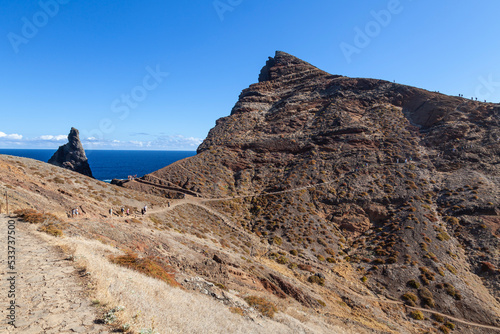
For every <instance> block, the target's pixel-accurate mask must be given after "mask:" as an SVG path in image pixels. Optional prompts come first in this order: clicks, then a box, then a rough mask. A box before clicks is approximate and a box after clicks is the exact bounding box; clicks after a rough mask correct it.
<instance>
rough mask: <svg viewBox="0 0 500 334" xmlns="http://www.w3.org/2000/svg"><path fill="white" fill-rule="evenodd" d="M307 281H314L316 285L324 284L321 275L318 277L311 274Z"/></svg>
mask: <svg viewBox="0 0 500 334" xmlns="http://www.w3.org/2000/svg"><path fill="white" fill-rule="evenodd" d="M307 281H308V282H309V283H316V284H318V285H321V286H324V285H325V279H324V278H323V277H319V276H318V275H311V276H309V278H308V279H307Z"/></svg>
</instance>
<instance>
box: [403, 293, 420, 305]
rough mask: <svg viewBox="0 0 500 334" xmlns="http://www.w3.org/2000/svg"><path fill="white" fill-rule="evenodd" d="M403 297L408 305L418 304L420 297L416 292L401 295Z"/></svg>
mask: <svg viewBox="0 0 500 334" xmlns="http://www.w3.org/2000/svg"><path fill="white" fill-rule="evenodd" d="M401 298H402V299H403V300H404V301H405V303H406V304H407V305H410V306H416V305H417V301H418V297H417V296H416V295H415V294H414V293H411V292H408V293H405V294H404V295H402V296H401Z"/></svg>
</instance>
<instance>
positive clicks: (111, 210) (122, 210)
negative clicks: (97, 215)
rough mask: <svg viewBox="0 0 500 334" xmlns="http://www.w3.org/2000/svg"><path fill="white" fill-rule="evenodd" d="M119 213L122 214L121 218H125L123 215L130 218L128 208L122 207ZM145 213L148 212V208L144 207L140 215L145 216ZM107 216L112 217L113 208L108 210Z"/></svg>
mask: <svg viewBox="0 0 500 334" xmlns="http://www.w3.org/2000/svg"><path fill="white" fill-rule="evenodd" d="M120 211H121V213H122V216H125V215H127V216H130V208H128V207H127V208H125V207H123V206H122V208H121V209H120ZM147 211H148V206H147V205H144V207H142V209H141V214H142V215H145V214H146V212H147ZM109 215H110V216H113V208H110V209H109Z"/></svg>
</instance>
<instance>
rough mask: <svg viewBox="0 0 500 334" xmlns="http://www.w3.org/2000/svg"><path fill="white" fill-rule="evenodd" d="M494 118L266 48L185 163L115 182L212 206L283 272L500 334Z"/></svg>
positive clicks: (488, 111)
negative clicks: (342, 280)
mask: <svg viewBox="0 0 500 334" xmlns="http://www.w3.org/2000/svg"><path fill="white" fill-rule="evenodd" d="M499 122H500V106H499V105H497V104H491V103H482V102H478V101H472V100H468V99H464V98H462V97H453V96H447V95H443V94H440V93H435V92H429V91H426V90H423V89H419V88H414V87H409V86H404V85H399V84H396V83H391V82H387V81H382V80H375V79H361V78H347V77H343V76H338V75H330V74H328V73H325V72H324V71H321V70H319V69H317V68H315V67H314V66H312V65H310V64H308V63H306V62H304V61H302V60H300V59H297V58H296V57H293V56H291V55H288V54H286V53H284V52H277V53H276V56H275V57H274V58H270V59H269V60H268V62H267V63H266V65H265V66H264V68H263V69H262V71H261V73H260V76H259V82H258V83H256V84H253V85H251V86H250V87H249V88H247V89H245V90H243V92H242V93H241V95H240V98H239V101H238V102H237V103H236V105H235V106H234V108H233V110H232V111H231V115H230V116H228V117H224V118H221V119H219V120H218V121H217V124H216V126H215V127H214V128H213V129H212V130H211V131H210V133H209V135H208V137H207V138H206V140H205V141H204V142H203V143H202V144H201V146H200V147H199V149H198V154H197V155H196V156H194V157H191V158H188V159H185V160H182V161H179V162H177V163H174V164H172V165H170V166H167V167H165V168H163V169H161V170H159V171H157V172H154V173H152V174H150V175H146V176H145V177H144V178H142V180H138V181H139V182H134V184H127V183H125V184H123V185H124V186H125V187H130V188H137V187H138V186H139V184H140V187H141V188H143V190H146V192H148V191H153V189H156V190H155V191H159V190H158V189H162V191H164V192H166V193H168V192H169V191H170V190H175V189H177V188H182V189H184V191H190V192H191V193H193V194H199V196H201V197H203V198H212V199H213V200H212V201H209V202H208V205H210V207H211V208H212V209H216V210H218V212H222V213H224V214H225V215H226V216H227V217H228V218H229V219H230V220H231V221H233V222H234V223H236V224H237V226H238V228H240V229H242V230H244V231H246V232H247V233H250V234H253V235H254V236H256V237H258V238H259V239H260V242H261V243H262V244H264V245H270V246H269V247H271V246H272V247H276V249H279V251H281V252H282V253H283V254H280V253H279V251H278V252H270V253H269V254H268V255H267V257H268V258H269V259H270V260H275V261H276V262H278V263H280V262H281V263H282V264H283V265H284V266H286V264H287V263H288V265H290V263H293V262H296V260H294V259H292V258H291V256H298V258H300V259H302V260H305V261H307V262H308V263H310V264H314V265H316V266H320V267H321V268H323V270H324V271H327V272H328V271H330V270H332V268H334V267H335V266H336V265H339V264H346V265H348V266H349V267H350V268H352V269H353V271H354V273H355V275H354V277H352V279H353V280H357V281H361V282H362V284H363V286H364V287H366V288H367V289H368V290H369V291H371V292H372V293H376V294H380V295H384V296H386V297H388V298H391V299H394V300H401V301H404V302H405V303H406V304H407V305H418V306H421V307H423V308H427V309H431V310H435V311H438V312H442V313H445V314H449V315H453V316H456V317H460V318H463V319H468V320H470V321H475V322H479V323H485V324H486V323H487V324H490V325H499V314H500V313H499V312H500V308H499V301H500V293H499V271H498V268H499V266H500V262H499V259H500V256H499V249H500V247H499V246H500V245H499V239H498V238H499V236H500V231H499V229H500V216H499V214H500V211H499V203H500V196H499V189H500V187H499V171H500V169H499V162H500V156H499V153H500V145H499V143H500V141H499V140H500V127H499V124H500V123H499ZM153 185H156V187H154V186H153ZM290 254H291V255H290ZM292 266H293V265H292ZM326 282H328V280H326ZM330 288H332V289H333V286H331V287H330Z"/></svg>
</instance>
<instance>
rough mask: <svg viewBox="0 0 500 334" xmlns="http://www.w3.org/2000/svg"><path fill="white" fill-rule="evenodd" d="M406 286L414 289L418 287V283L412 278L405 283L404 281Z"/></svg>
mask: <svg viewBox="0 0 500 334" xmlns="http://www.w3.org/2000/svg"><path fill="white" fill-rule="evenodd" d="M406 285H407V286H409V287H410V288H414V289H418V288H420V283H419V282H417V281H416V280H414V279H412V280H409V281H408V282H407V283H406Z"/></svg>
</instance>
